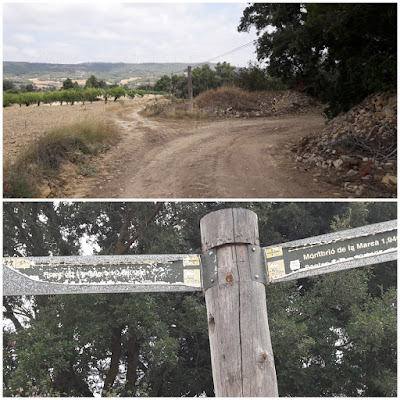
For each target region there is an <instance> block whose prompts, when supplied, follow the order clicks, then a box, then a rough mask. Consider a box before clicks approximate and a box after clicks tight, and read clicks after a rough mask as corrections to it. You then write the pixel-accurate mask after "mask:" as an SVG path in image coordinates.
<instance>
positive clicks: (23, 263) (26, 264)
mask: <svg viewBox="0 0 400 400" xmlns="http://www.w3.org/2000/svg"><path fill="white" fill-rule="evenodd" d="M3 262H4V263H5V264H11V265H9V266H10V267H11V268H14V269H26V268H30V267H31V262H30V261H29V260H28V259H26V258H18V257H15V258H14V257H12V258H7V259H4V261H3Z"/></svg>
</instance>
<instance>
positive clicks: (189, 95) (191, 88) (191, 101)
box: [187, 65, 193, 112]
mask: <svg viewBox="0 0 400 400" xmlns="http://www.w3.org/2000/svg"><path fill="white" fill-rule="evenodd" d="M187 73H188V102H189V105H188V111H189V112H192V111H193V86H192V67H191V66H190V65H189V66H188V68H187Z"/></svg>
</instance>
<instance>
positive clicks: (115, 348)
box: [101, 327, 122, 397]
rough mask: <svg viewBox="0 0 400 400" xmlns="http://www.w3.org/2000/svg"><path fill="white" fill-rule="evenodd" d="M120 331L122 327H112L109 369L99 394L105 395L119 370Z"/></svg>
mask: <svg viewBox="0 0 400 400" xmlns="http://www.w3.org/2000/svg"><path fill="white" fill-rule="evenodd" d="M121 332H122V327H118V328H113V333H112V338H111V353H112V354H111V363H110V369H109V370H108V372H107V375H106V378H105V379H104V386H103V390H102V393H101V395H102V396H103V397H104V396H107V395H108V394H109V393H108V392H109V391H110V389H111V388H112V385H113V384H114V382H115V378H116V377H117V375H118V371H119V360H120V358H121Z"/></svg>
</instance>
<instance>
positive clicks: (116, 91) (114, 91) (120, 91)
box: [107, 87, 126, 101]
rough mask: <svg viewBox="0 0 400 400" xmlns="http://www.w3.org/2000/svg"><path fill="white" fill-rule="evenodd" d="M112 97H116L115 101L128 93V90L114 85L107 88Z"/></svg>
mask: <svg viewBox="0 0 400 400" xmlns="http://www.w3.org/2000/svg"><path fill="white" fill-rule="evenodd" d="M107 93H108V94H109V96H110V97H114V101H117V100H118V99H119V98H120V97H123V96H125V95H126V90H125V89H124V88H122V87H114V88H111V89H108V90H107Z"/></svg>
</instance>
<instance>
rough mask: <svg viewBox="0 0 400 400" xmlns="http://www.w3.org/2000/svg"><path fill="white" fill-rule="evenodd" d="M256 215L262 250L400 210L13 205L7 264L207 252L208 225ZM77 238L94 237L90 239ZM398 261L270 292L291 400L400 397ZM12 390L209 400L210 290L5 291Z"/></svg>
mask: <svg viewBox="0 0 400 400" xmlns="http://www.w3.org/2000/svg"><path fill="white" fill-rule="evenodd" d="M225 207H246V208H250V209H252V210H253V211H254V212H256V213H257V215H258V218H259V230H260V240H261V245H262V246H266V245H270V244H275V243H280V242H284V241H289V240H296V239H300V238H304V237H308V236H314V235H318V234H323V233H327V232H330V231H335V230H341V229H347V228H351V227H357V226H361V225H365V224H369V223H375V222H381V221H386V220H390V219H394V218H396V203H390V202H388V203H379V202H374V203H362V202H357V203H355V202H350V203H345V202H336V203H325V202H322V203H315V202H313V203H299V202H294V203H289V202H283V203H282V202H281V203H276V202H275V203H271V202H268V203H267V202H263V203H221V202H220V203H209V202H197V203H182V202H178V203H146V202H142V203H127V202H118V203H117V202H111V203H110V202H95V203H91V202H74V203H63V202H58V203H54V204H53V203H49V202H41V203H40V202H39V203H38V202H36V203H35V202H33V203H32V202H30V203H15V202H14V203H4V207H3V213H4V214H3V237H4V240H3V246H4V248H3V254H4V256H6V257H8V256H19V257H21V256H28V255H29V256H43V255H50V254H52V255H77V254H79V253H80V252H81V251H82V250H83V248H84V247H86V246H87V244H85V243H91V244H93V245H94V248H95V249H96V253H99V254H108V255H112V254H162V253H165V254H173V253H183V254H190V253H192V254H193V253H201V242H200V230H199V221H200V219H201V218H202V217H203V216H204V215H205V214H207V213H209V212H211V211H214V210H217V209H221V208H225ZM82 238H86V239H85V240H82ZM396 285H397V278H396V265H395V263H394V262H389V263H386V264H380V265H377V266H371V267H364V268H359V269H353V270H348V271H343V272H338V273H332V274H327V275H322V276H319V277H314V278H305V279H301V280H299V281H291V282H288V283H281V284H275V285H269V286H267V298H266V301H267V304H268V316H269V325H270V330H271V339H272V344H273V350H274V356H275V363H276V369H277V376H278V385H279V392H280V395H281V396H282V397H285V396H291V397H293V396H296V397H318V396H350V397H355V396H366V397H374V396H378V397H387V396H396V360H397V356H396V350H397V346H396V342H397V338H396V335H397V333H396V331H397V323H396V316H397V312H396V304H397V301H396ZM3 306H4V317H5V318H6V323H5V324H4V325H3V329H4V333H3V351H4V361H3V384H4V391H3V395H4V396H5V397H8V396H68V397H92V396H94V395H99V394H102V395H103V396H105V395H113V396H130V397H134V396H152V397H169V396H175V397H180V396H190V397H193V396H204V395H206V396H213V385H212V373H211V365H210V353H209V343H208V332H207V330H208V329H207V316H206V309H205V304H204V295H203V294H202V293H184V294H181V293H159V294H139V293H133V294H115V295H111V294H110V295H67V296H28V297H18V296H14V297H5V298H4V302H3Z"/></svg>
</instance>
